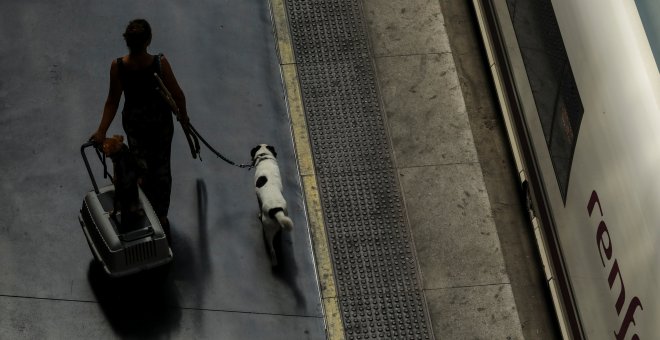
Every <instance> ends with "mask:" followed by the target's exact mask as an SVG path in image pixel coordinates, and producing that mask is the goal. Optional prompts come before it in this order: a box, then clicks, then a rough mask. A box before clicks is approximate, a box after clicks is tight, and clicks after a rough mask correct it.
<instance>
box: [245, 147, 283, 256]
mask: <svg viewBox="0 0 660 340" xmlns="http://www.w3.org/2000/svg"><path fill="white" fill-rule="evenodd" d="M250 155H251V156H252V161H253V164H254V167H255V169H256V170H255V174H254V185H255V190H256V192H257V200H258V201H259V210H260V211H259V219H260V220H261V225H262V227H263V233H264V238H265V241H266V245H267V247H268V252H269V255H270V261H271V264H272V265H273V266H277V256H276V255H275V248H274V247H273V239H274V238H275V235H276V234H277V233H278V232H279V231H280V230H282V229H284V230H287V231H290V230H291V229H293V221H291V219H290V218H289V217H288V216H287V209H286V200H285V199H284V196H283V195H282V179H281V177H280V169H279V167H278V166H277V160H276V159H275V157H277V153H276V152H275V148H274V147H272V146H270V145H267V144H260V145H257V146H256V147H254V148H253V149H252V151H251V152H250Z"/></svg>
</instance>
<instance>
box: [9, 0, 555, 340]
mask: <svg viewBox="0 0 660 340" xmlns="http://www.w3.org/2000/svg"><path fill="white" fill-rule="evenodd" d="M360 1H361V2H360V4H361V6H362V9H363V13H364V15H365V19H366V23H367V25H368V27H367V28H368V32H369V38H370V40H371V48H372V50H371V51H372V52H373V55H372V57H373V61H374V63H375V70H376V73H377V78H378V82H379V93H380V95H381V101H382V104H383V105H382V107H383V109H384V113H385V115H386V118H387V123H388V129H389V131H388V132H389V136H390V137H391V145H392V147H393V153H394V157H395V161H396V164H395V165H396V169H397V174H398V176H399V183H400V185H401V192H402V195H403V198H404V200H405V208H406V211H407V222H408V225H409V226H410V227H411V231H412V236H413V240H414V243H415V249H416V252H417V261H418V263H419V267H420V272H421V276H422V286H423V287H422V288H423V292H424V295H425V298H426V304H427V306H428V309H429V314H430V317H431V322H432V326H433V333H434V335H435V337H436V338H438V339H463V338H481V339H506V338H512V339H520V338H526V339H554V338H559V335H558V332H557V330H556V326H555V324H554V316H553V315H552V310H551V309H550V308H551V307H550V304H549V303H548V301H547V296H546V294H547V288H546V285H545V282H544V281H543V278H542V277H543V276H542V267H541V265H540V261H538V258H537V257H536V249H535V248H534V247H535V246H534V243H533V242H534V241H533V236H532V231H531V228H530V227H529V225H528V222H527V220H526V219H525V216H524V209H523V208H524V207H522V205H521V203H520V201H519V196H518V193H517V183H516V181H515V176H514V172H515V170H513V167H512V161H511V156H510V153H509V150H508V145H507V142H506V140H505V137H504V133H503V127H502V122H501V119H500V117H499V113H498V111H497V108H496V107H497V106H496V105H495V103H494V98H493V96H492V93H491V90H490V82H489V78H488V74H487V72H486V71H487V69H486V65H484V64H483V62H484V59H483V58H482V56H481V51H480V46H479V43H478V41H479V40H478V37H477V36H476V33H475V32H476V31H475V29H474V23H473V20H474V19H473V17H472V13H471V9H470V8H469V6H470V4H469V2H454V1H449V0H440V1H439V2H438V1H425V0H413V1H405V2H404V1H382V0H360ZM267 6H268V4H267V3H266V2H261V3H256V2H248V1H234V0H232V1H224V2H212V1H204V2H195V3H187V4H186V5H185V6H184V5H178V4H175V3H165V4H164V3H161V2H157V1H143V2H139V3H134V2H128V1H122V2H120V3H93V4H91V3H86V2H81V1H78V2H69V3H66V4H57V5H55V4H51V2H48V1H31V2H26V3H10V2H7V1H5V2H1V3H0V13H1V14H0V27H1V28H2V33H1V34H0V48H1V49H2V51H3V53H1V54H0V62H1V63H0V70H2V71H3V74H4V75H5V77H3V78H2V79H0V128H1V129H2V134H0V148H1V149H2V150H3V151H2V155H1V158H0V159H1V162H0V173H1V174H2V179H0V184H1V185H2V189H3V192H5V193H6V196H5V198H4V200H3V202H2V203H3V204H0V315H2V317H0V338H2V339H4V338H9V339H13V338H118V337H122V338H215V339H262V338H264V339H265V338H268V339H307V338H314V339H321V338H325V333H324V320H323V315H322V311H321V303H320V298H319V289H318V284H317V279H316V273H315V268H314V264H313V259H312V255H311V249H310V241H309V235H308V233H307V228H306V226H305V225H304V224H305V221H306V215H305V211H304V209H305V207H304V203H303V193H302V189H301V185H300V182H299V178H300V176H299V174H298V170H297V168H296V158H295V155H294V151H293V146H292V142H291V136H290V133H289V131H290V130H289V128H290V127H289V121H288V117H287V112H286V107H285V104H284V101H283V98H282V97H283V91H282V88H281V80H280V74H279V69H278V61H277V57H276V54H275V47H274V43H273V38H272V32H271V22H270V17H269V13H268V7H267ZM135 17H146V18H147V19H149V20H150V21H151V23H152V26H153V28H154V41H153V44H152V48H151V49H150V50H151V51H152V52H164V53H165V54H166V55H167V57H168V58H169V60H170V62H171V63H172V64H173V67H174V71H175V73H176V75H177V77H178V79H179V82H180V83H181V85H182V87H183V89H184V91H186V94H187V99H188V105H189V112H190V115H191V118H192V122H193V124H195V125H196V126H197V128H198V129H199V130H200V132H201V133H202V134H204V135H205V136H206V137H207V139H208V140H209V141H210V142H211V143H212V144H214V145H217V146H218V148H220V149H221V151H224V152H226V154H227V156H229V157H230V158H232V159H234V160H236V161H238V162H242V161H247V159H248V156H249V155H248V152H249V150H250V148H251V147H252V146H253V145H255V144H257V143H261V142H268V143H271V144H274V145H276V147H277V148H278V154H279V159H280V166H281V167H282V172H283V175H284V176H283V178H284V179H285V183H284V185H285V188H286V196H287V199H288V201H289V204H290V212H291V215H292V217H293V220H294V222H295V223H296V228H295V229H294V233H293V234H292V235H291V236H290V237H285V240H284V241H285V242H284V249H283V252H284V256H285V259H286V262H287V263H286V264H287V266H286V267H285V268H286V270H283V271H279V272H277V271H276V272H273V271H271V269H270V266H269V262H268V258H267V255H266V252H265V250H264V247H263V242H262V240H261V233H260V229H259V228H260V226H259V222H258V220H257V219H256V210H257V209H256V208H257V203H256V198H255V197H254V193H253V190H252V187H251V185H252V184H251V183H252V178H251V175H252V173H246V172H245V171H244V170H241V169H238V168H232V167H230V166H228V165H226V164H225V163H223V162H222V161H221V160H219V159H217V158H215V157H214V156H212V155H211V154H210V153H209V152H207V151H206V150H203V157H204V161H203V162H201V163H200V162H198V161H194V160H192V159H191V158H190V154H189V152H188V150H187V145H186V144H185V141H184V138H183V137H182V135H181V134H180V133H179V131H178V130H177V132H176V135H175V141H174V145H173V173H174V176H175V179H174V187H173V196H172V206H171V216H170V219H171V220H172V224H173V228H174V230H173V233H174V253H175V262H174V264H173V266H172V268H171V269H170V272H169V275H168V276H167V277H166V279H165V280H162V281H158V280H159V279H160V278H161V277H160V276H156V277H155V278H154V277H151V276H152V275H143V276H138V277H136V278H132V279H127V280H119V281H116V280H115V281H110V280H108V279H106V278H105V277H104V276H103V275H102V273H100V272H99V270H98V268H97V267H95V266H92V265H91V253H90V251H89V249H88V247H87V245H86V244H85V240H84V237H83V234H82V232H81V230H80V227H79V224H78V221H77V211H78V209H79V207H80V204H81V201H82V197H83V195H84V194H85V193H86V192H87V191H88V190H90V189H91V183H90V182H89V178H87V175H86V173H85V171H84V166H83V164H82V160H81V159H80V155H79V152H78V149H79V147H80V145H81V144H82V143H83V142H84V140H85V139H86V138H87V137H88V136H89V135H90V134H91V132H92V131H93V130H94V129H95V128H96V126H97V124H98V119H99V118H100V112H101V108H102V105H103V101H104V99H105V94H106V93H107V83H108V69H109V64H110V61H111V60H112V59H113V58H115V57H118V56H120V55H122V54H123V53H125V48H124V44H123V41H122V38H121V33H122V32H123V29H124V25H125V24H126V23H127V22H128V21H129V20H130V19H132V18H135ZM118 119H119V115H118V117H117V121H116V122H115V123H114V125H113V130H111V131H110V134H111V133H121V128H120V125H119V124H118V122H119V121H118ZM96 170H97V172H96V173H97V174H100V173H101V172H100V168H99V167H98V166H97V167H96ZM198 180H199V181H198ZM200 188H201V190H203V191H205V192H206V196H205V198H203V199H199V198H200V197H199V196H200V195H199V190H200ZM202 196H203V195H202ZM158 274H160V273H158ZM145 293H148V294H146V295H144V294H145Z"/></svg>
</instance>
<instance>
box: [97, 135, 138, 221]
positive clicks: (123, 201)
mask: <svg viewBox="0 0 660 340" xmlns="http://www.w3.org/2000/svg"><path fill="white" fill-rule="evenodd" d="M102 149H103V153H104V154H105V155H106V156H107V157H110V159H111V160H112V168H113V173H114V175H113V177H114V178H113V183H114V185H115V194H114V199H113V211H112V212H111V213H110V216H111V217H113V218H114V219H115V221H117V213H121V223H118V229H119V233H120V234H123V233H126V232H129V231H131V230H135V229H138V222H139V220H140V217H142V216H144V211H143V210H142V208H141V206H140V197H139V194H138V185H139V181H140V178H139V175H138V163H137V160H136V159H135V157H134V156H133V154H131V152H130V150H129V149H128V146H127V145H126V144H124V137H123V136H121V135H114V136H113V137H112V138H106V139H105V140H104V141H103V145H102ZM118 222H119V221H118Z"/></svg>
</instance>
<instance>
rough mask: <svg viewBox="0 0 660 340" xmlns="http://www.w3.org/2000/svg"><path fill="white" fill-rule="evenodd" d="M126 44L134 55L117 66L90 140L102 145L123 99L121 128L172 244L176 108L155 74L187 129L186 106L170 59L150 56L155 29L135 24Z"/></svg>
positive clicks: (114, 64)
mask: <svg viewBox="0 0 660 340" xmlns="http://www.w3.org/2000/svg"><path fill="white" fill-rule="evenodd" d="M124 40H125V41H126V45H127V46H128V50H129V53H128V54H127V55H125V56H123V57H121V58H117V59H116V60H113V61H112V65H111V66H110V91H109V92H108V98H107V99H106V101H105V106H104V109H103V116H102V118H101V123H100V124H99V127H98V129H97V130H96V132H94V134H93V135H92V137H91V139H92V140H93V141H95V142H96V143H102V142H103V140H104V139H105V135H106V132H107V131H108V128H109V127H110V124H111V123H112V120H113V119H114V117H115V115H116V113H117V109H118V107H119V100H120V99H121V95H122V93H123V94H124V96H125V98H124V99H125V100H124V108H123V110H122V126H123V128H124V132H125V133H126V136H127V139H128V146H129V148H130V150H131V153H132V154H133V155H135V158H136V159H137V161H138V164H139V167H140V177H141V183H142V184H141V187H142V190H143V191H144V193H145V195H146V196H147V198H148V199H149V202H151V205H152V206H153V208H154V211H155V212H156V215H158V218H159V220H160V223H161V225H162V226H163V229H164V230H165V233H166V234H167V236H168V239H169V238H170V235H169V234H170V233H169V229H170V226H169V221H168V219H167V212H168V209H169V205H170V192H171V188H172V175H171V168H170V149H171V144H172V135H173V132H174V123H173V120H172V110H171V108H170V107H169V106H168V104H167V102H166V101H165V100H164V99H163V98H162V97H161V96H160V94H159V93H158V91H156V87H157V84H158V83H157V79H156V77H155V76H154V73H157V74H159V76H160V77H161V78H162V80H163V83H164V84H165V87H167V88H168V90H169V91H170V93H171V94H172V97H173V98H174V101H175V103H176V105H177V106H178V108H179V119H180V120H181V122H182V123H183V124H184V125H187V124H188V113H187V111H186V100H185V96H184V94H183V91H182V90H181V88H180V87H179V84H178V83H177V81H176V78H175V77H174V73H173V72H172V68H171V66H170V64H169V62H168V61H167V59H165V57H164V56H162V55H151V54H149V53H148V52H147V47H148V46H149V44H150V43H151V27H150V26H149V23H148V22H147V21H146V20H144V19H136V20H133V21H131V22H130V23H129V24H128V26H127V27H126V32H124Z"/></svg>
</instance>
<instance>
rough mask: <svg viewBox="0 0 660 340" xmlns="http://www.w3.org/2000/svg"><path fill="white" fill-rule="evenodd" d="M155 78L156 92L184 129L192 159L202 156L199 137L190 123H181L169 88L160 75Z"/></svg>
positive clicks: (155, 74)
mask: <svg viewBox="0 0 660 340" xmlns="http://www.w3.org/2000/svg"><path fill="white" fill-rule="evenodd" d="M154 77H156V80H157V81H158V86H157V87H156V90H157V91H158V92H159V93H160V95H161V96H162V97H163V99H165V101H166V102H167V104H169V105H170V108H171V109H172V113H173V114H174V116H175V117H176V120H177V121H178V122H179V123H180V124H181V128H182V129H183V134H184V135H185V136H186V140H187V141H188V146H189V147H190V153H191V154H192V157H193V158H197V156H200V154H199V141H198V140H197V136H196V135H195V134H193V133H192V132H191V131H190V123H188V124H184V123H183V121H181V119H180V118H181V113H180V111H179V107H178V106H177V105H176V102H174V98H172V94H171V93H170V91H169V90H168V89H167V87H165V84H164V83H163V80H162V79H160V77H159V76H158V73H155V72H154ZM200 160H201V158H200Z"/></svg>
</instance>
